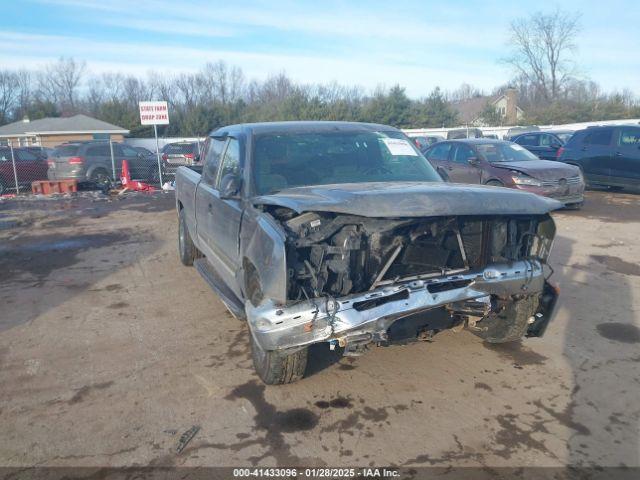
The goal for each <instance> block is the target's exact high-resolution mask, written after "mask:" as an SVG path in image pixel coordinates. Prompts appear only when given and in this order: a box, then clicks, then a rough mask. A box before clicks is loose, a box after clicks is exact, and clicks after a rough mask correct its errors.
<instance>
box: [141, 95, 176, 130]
mask: <svg viewBox="0 0 640 480" xmlns="http://www.w3.org/2000/svg"><path fill="white" fill-rule="evenodd" d="M139 107H140V123H141V124H142V125H168V124H169V108H168V106H167V102H164V101H162V102H140V103H139Z"/></svg>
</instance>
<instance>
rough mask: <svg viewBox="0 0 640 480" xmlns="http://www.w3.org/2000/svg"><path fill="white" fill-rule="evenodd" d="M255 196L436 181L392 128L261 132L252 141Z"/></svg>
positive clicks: (424, 162)
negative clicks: (326, 187)
mask: <svg viewBox="0 0 640 480" xmlns="http://www.w3.org/2000/svg"><path fill="white" fill-rule="evenodd" d="M254 172H255V174H254V178H255V183H256V189H257V192H258V194H259V195H265V194H268V193H273V192H276V191H279V190H283V189H285V188H290V187H301V186H312V185H330V184H336V183H364V182H441V181H442V179H441V178H440V176H439V175H438V174H437V173H436V171H435V170H434V169H433V167H432V166H431V164H430V163H429V162H428V161H427V160H426V159H425V158H424V157H423V156H422V154H421V153H420V152H419V151H418V150H417V149H416V148H415V147H414V146H413V145H412V143H411V142H410V141H408V140H407V138H406V137H405V136H404V135H403V134H402V133H401V132H395V131H380V132H376V131H367V132H362V131H359V132H312V133H283V134H264V135H259V136H257V137H256V139H255V144H254Z"/></svg>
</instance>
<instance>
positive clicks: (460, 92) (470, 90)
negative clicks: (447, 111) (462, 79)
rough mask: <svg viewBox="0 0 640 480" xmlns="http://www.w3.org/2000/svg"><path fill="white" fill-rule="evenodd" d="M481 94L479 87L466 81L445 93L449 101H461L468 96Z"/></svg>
mask: <svg viewBox="0 0 640 480" xmlns="http://www.w3.org/2000/svg"><path fill="white" fill-rule="evenodd" d="M482 95H483V93H482V91H481V90H480V89H478V88H476V87H474V86H473V85H469V84H468V83H463V84H461V85H460V86H459V87H458V88H456V89H455V90H454V91H452V92H448V93H446V94H445V97H446V99H447V100H449V101H450V102H461V101H464V100H469V99H470V98H474V97H481V96H482Z"/></svg>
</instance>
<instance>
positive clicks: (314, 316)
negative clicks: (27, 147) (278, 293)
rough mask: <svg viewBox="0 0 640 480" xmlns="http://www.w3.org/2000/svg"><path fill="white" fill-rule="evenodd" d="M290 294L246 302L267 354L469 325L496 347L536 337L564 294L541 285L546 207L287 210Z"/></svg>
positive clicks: (423, 335) (281, 216)
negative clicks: (520, 210)
mask: <svg viewBox="0 0 640 480" xmlns="http://www.w3.org/2000/svg"><path fill="white" fill-rule="evenodd" d="M269 214H270V215H272V216H273V218H274V219H276V220H277V221H278V222H279V223H280V224H281V225H282V227H283V229H284V231H285V232H286V238H287V240H286V255H287V259H286V262H287V276H288V279H287V297H288V300H287V302H285V303H284V304H282V303H277V302H275V301H273V300H271V299H268V298H264V299H262V300H261V301H260V302H259V304H257V305H254V304H252V303H251V302H247V304H246V313H247V318H248V320H249V323H250V328H251V331H252V334H253V336H254V339H255V341H256V342H258V343H259V344H260V346H261V347H262V348H263V349H264V350H292V349H296V348H300V347H303V346H306V345H310V344H313V343H318V342H330V343H331V344H332V345H339V346H341V347H343V348H344V349H345V354H352V355H357V354H359V353H361V352H362V351H363V350H364V349H366V347H367V346H368V345H370V344H378V345H389V344H393V343H406V342H410V341H414V340H419V339H430V338H431V337H432V336H433V335H435V334H436V333H437V332H439V331H441V330H445V329H450V328H454V329H460V328H463V327H467V328H469V329H470V330H471V331H473V332H474V333H476V334H477V335H479V336H481V337H482V338H484V339H485V340H487V341H489V342H506V341H512V340H517V339H520V338H522V337H523V336H526V335H529V336H540V335H542V334H543V333H544V330H545V328H546V324H547V323H548V321H549V318H550V316H551V313H552V309H553V305H554V304H555V298H556V296H557V294H556V291H555V289H554V288H553V287H551V286H550V284H548V283H547V282H546V280H545V270H544V265H545V262H546V259H547V257H548V255H549V251H550V249H551V245H552V242H553V237H554V235H555V226H554V223H553V220H552V219H551V217H550V216H549V215H548V214H545V215H515V216H464V217H456V216H451V217H434V218H395V219H392V218H369V217H360V216H354V215H346V214H332V213H320V212H307V213H303V214H300V215H298V214H296V213H294V212H293V211H291V210H289V209H286V208H273V209H271V211H270V212H269Z"/></svg>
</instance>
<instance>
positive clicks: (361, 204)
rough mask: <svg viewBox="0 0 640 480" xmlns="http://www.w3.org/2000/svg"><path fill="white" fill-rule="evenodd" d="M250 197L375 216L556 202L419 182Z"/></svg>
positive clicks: (546, 207)
mask: <svg viewBox="0 0 640 480" xmlns="http://www.w3.org/2000/svg"><path fill="white" fill-rule="evenodd" d="M551 163H553V162H551ZM253 203H254V204H255V205H276V206H281V207H287V208H290V209H292V210H294V211H296V212H298V213H302V212H309V211H317V212H335V213H344V214H350V215H359V216H363V217H378V218H390V217H431V216H448V215H541V214H544V213H547V212H550V211H552V210H555V209H558V208H560V207H562V204H561V203H560V202H558V201H556V200H552V199H550V198H545V197H541V196H538V195H534V194H532V193H527V192H522V191H517V190H512V189H508V188H502V187H488V186H482V185H462V184H451V183H425V182H419V183H418V182H415V183H414V182H385V183H345V184H335V185H320V186H312V187H296V188H288V189H285V190H282V191H280V192H277V193H273V194H271V195H263V196H260V197H256V198H254V199H253Z"/></svg>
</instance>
